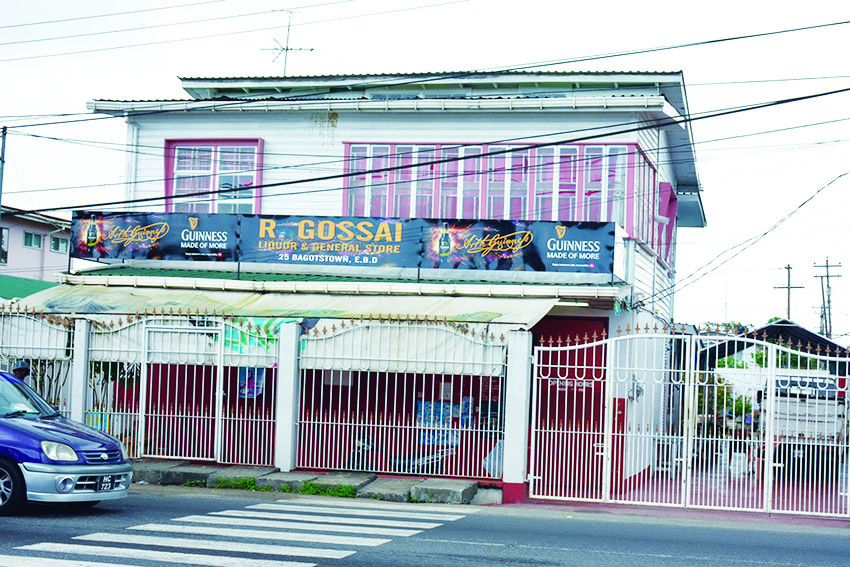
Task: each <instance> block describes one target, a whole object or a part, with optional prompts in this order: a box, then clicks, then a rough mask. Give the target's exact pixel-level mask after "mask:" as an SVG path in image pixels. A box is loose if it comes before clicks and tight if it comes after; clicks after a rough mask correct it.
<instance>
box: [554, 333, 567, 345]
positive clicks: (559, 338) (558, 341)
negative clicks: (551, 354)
mask: <svg viewBox="0 0 850 567" xmlns="http://www.w3.org/2000/svg"><path fill="white" fill-rule="evenodd" d="M567 340H570V337H569V335H567ZM555 342H556V343H557V345H558V346H561V342H562V341H561V335H558V340H557V341H555Z"/></svg>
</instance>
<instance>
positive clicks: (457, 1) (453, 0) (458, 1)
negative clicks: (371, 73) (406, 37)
mask: <svg viewBox="0 0 850 567" xmlns="http://www.w3.org/2000/svg"><path fill="white" fill-rule="evenodd" d="M338 1H346V0H338ZM468 1H469V0H449V1H447V2H440V3H437V4H425V5H421V6H413V7H410V8H397V9H394V10H383V11H380V12H371V13H368V14H357V15H354V16H344V17H339V18H330V19H327V20H316V21H313V22H303V23H301V24H298V25H301V26H305V25H311V24H321V23H327V22H338V21H342V20H352V19H357V18H367V17H370V16H383V15H386V14H394V13H398V12H409V11H412V10H422V9H425V8H435V7H438V6H446V5H449V4H461V3H464V2H468ZM336 3H337V2H329V3H328V4H336ZM317 5H325V4H317ZM311 7H313V6H301V7H296V8H290V9H292V10H301V9H306V8H311ZM279 29H280V26H272V27H264V28H255V29H250V30H241V31H231V32H219V33H214V34H208V35H198V36H193V37H183V38H176V39H163V40H160V41H148V42H144V43H133V44H128V45H113V46H111V47H97V48H93V49H81V50H78V51H65V52H63V53H45V54H42V55H27V56H24V57H8V58H6V59H0V63H9V62H12V61H29V60H33V59H46V58H48V57H63V56H66V55H81V54H84V53H98V52H102V51H113V50H117V49H129V48H132V47H148V46H151V45H165V44H170V43H181V42H184V41H194V40H197V39H210V38H220V37H224V36H234V35H244V34H246V33H255V32H261V31H272V30H279Z"/></svg>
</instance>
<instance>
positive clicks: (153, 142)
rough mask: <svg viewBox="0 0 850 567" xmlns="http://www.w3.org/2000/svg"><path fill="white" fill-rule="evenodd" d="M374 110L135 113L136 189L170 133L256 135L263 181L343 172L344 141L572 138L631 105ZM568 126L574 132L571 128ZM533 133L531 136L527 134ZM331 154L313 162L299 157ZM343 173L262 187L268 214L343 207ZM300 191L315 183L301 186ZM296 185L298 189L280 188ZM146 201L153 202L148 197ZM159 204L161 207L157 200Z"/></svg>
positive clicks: (151, 192)
mask: <svg viewBox="0 0 850 567" xmlns="http://www.w3.org/2000/svg"><path fill="white" fill-rule="evenodd" d="M601 117H602V115H601V114H598V113H597V114H593V113H580V114H576V113H552V112H545V113H537V114H536V113H531V112H526V113H488V114H486V115H481V114H477V113H451V114H449V113H432V112H428V113H425V112H422V113H377V112H368V113H367V112H360V113H358V112H341V113H338V115H336V114H335V113H332V114H329V113H327V112H262V113H260V112H255V113H249V112H245V113H239V114H229V113H227V114H226V113H220V114H185V115H177V116H175V115H173V114H170V115H168V116H167V117H158V116H151V117H140V118H139V119H138V122H139V124H140V128H139V140H138V143H139V144H140V145H141V146H142V147H143V148H146V150H145V151H144V152H142V153H141V155H139V156H138V157H137V169H136V180H137V183H136V194H135V197H154V196H160V195H162V191H163V187H164V182H163V177H164V176H165V175H166V172H165V171H164V166H163V161H164V160H163V154H162V150H157V149H156V148H162V147H164V142H165V140H166V139H174V138H262V139H263V140H264V143H265V157H264V161H263V183H264V184H270V183H278V182H284V181H294V180H299V179H305V178H312V177H319V176H324V175H333V174H339V173H342V172H343V158H344V156H343V151H344V146H343V143H344V142H364V143H381V142H387V143H393V142H396V143H398V142H410V143H414V144H415V143H458V144H462V143H486V142H491V141H501V140H507V139H515V140H516V141H517V144H527V143H533V142H539V141H553V140H564V141H570V140H572V139H574V138H577V137H583V136H586V135H587V134H586V132H587V129H589V128H593V127H599V126H602V125H613V126H616V125H619V124H624V123H628V122H629V121H631V120H633V119H634V115H633V114H630V113H612V114H606V115H604V118H605V122H604V123H603V122H601V120H600V118H601ZM573 132H577V133H576V134H573ZM532 136H537V137H536V138H531V137H532ZM594 141H599V142H605V143H634V142H635V141H637V140H636V138H635V136H634V135H633V134H630V135H620V136H616V137H609V138H602V139H598V140H594ZM315 162H329V163H325V164H317V165H314V166H301V164H303V163H315ZM342 185H343V182H342V180H341V179H340V180H328V181H323V182H313V183H300V184H298V185H291V186H286V187H282V188H278V189H272V188H270V189H266V190H264V196H265V197H264V200H263V211H262V212H264V213H267V214H323V215H339V214H342V204H343V201H342V190H341V188H342ZM305 191H314V192H311V193H304V192H305ZM295 192H300V193H301V195H299V196H297V197H294V198H293V197H286V196H281V197H279V198H276V197H274V196H273V195H284V194H285V193H295ZM146 208H147V209H149V210H150V209H152V208H153V207H151V206H150V205H147V206H146ZM157 209H158V210H163V209H164V207H163V206H162V205H159V206H158V207H157Z"/></svg>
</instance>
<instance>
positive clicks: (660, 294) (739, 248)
mask: <svg viewBox="0 0 850 567" xmlns="http://www.w3.org/2000/svg"><path fill="white" fill-rule="evenodd" d="M848 174H850V171H845V172H843V173H840V174H838V175H837V176H835V177H833V178H832V179H831V180H829V181H828V182H826V183H825V184H824V185H821V186H820V187H819V188H818V189H817V191H815V192H814V193H812V194H811V195H809V197H807V198H806V199H805V200H804V201H803V202H802V203H800V204H799V205H797V207H795V208H794V209H792V210H791V211H790V212H788V213H787V214H786V215H785V216H784V217H782V218H780V219H779V220H778V221H776V222H775V223H774V224H773V225H771V226H770V227H769V228H768V229H767V230H765V231H764V232H762V233H761V234H758V235H756V236H752V237H750V238H748V239H746V240H744V241H742V242H739V243H738V244H735V245H734V246H730V247H729V248H727V249H726V250H723V251H722V252H720V253H719V254H717V255H716V256H715V257H714V258H712V259H711V260H709V261H708V262H706V263H705V264H703V265H702V266H701V267H699V268H697V269H696V270H694V271H693V272H691V273H690V274H688V275H687V276H685V277H684V278H683V279H681V280H679V281H678V282H675V283H673V284H672V285H670V286H668V287H667V288H665V289H662V290H659V291H657V292H656V293H653V294H652V295H651V296H650V297H649V298H647V299H644V300H642V303H645V302H647V301H651V300H661V299H665V298H666V297H668V296H669V295H671V294H673V293H674V292H675V291H681V290H682V289H684V288H686V287H688V286H690V285H692V284H694V283H696V282H697V281H699V280H701V279H702V278H704V277H705V276H707V275H709V274H711V273H712V272H714V271H716V270H717V269H719V268H720V267H721V266H723V265H724V264H727V263H728V262H730V261H731V260H733V259H735V258H737V257H738V256H739V255H740V254H741V253H742V252H744V251H745V250H747V249H749V248H751V247H752V246H754V245H755V244H757V243H758V242H759V241H761V240H762V239H763V238H764V237H765V236H767V235H768V234H770V233H771V232H773V231H774V230H776V229H777V228H779V226H781V225H782V224H783V223H784V222H785V221H787V220H788V219H789V218H791V217H792V216H794V215H795V214H796V213H797V212H798V211H800V210H801V209H802V208H803V207H805V206H806V205H807V204H809V203H810V202H811V201H812V200H813V199H814V198H815V197H817V196H818V195H819V194H820V193H821V192H823V191H824V190H825V189H826V188H827V187H830V186H831V185H832V184H833V183H835V182H836V181H838V180H839V179H841V178H842V177H845V176H846V175H848ZM732 251H735V253H734V254H733V255H732V256H730V257H728V258H725V259H724V260H722V261H720V262H719V263H718V264H717V265H716V266H714V267H712V268H711V269H710V270H709V269H708V267H709V266H711V265H712V264H713V263H714V262H717V261H718V260H720V258H721V257H723V256H724V255H725V254H727V253H730V252H732ZM702 270H707V271H705V272H704V273H701V274H700V272H701V271H702ZM698 274H699V275H698ZM687 280H690V281H687ZM685 281H687V283H685Z"/></svg>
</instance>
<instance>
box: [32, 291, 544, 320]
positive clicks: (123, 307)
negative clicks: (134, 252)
mask: <svg viewBox="0 0 850 567" xmlns="http://www.w3.org/2000/svg"><path fill="white" fill-rule="evenodd" d="M557 302H558V299H557V298H549V297H546V298H537V297H535V298H522V297H469V296H445V295H425V296H416V295H403V294H399V295H389V294H387V295H384V294H378V295H353V294H321V293H274V292H265V293H259V292H247V291H228V290H224V291H214V290H209V289H206V290H193V289H162V288H142V287H130V286H90V285H60V286H57V287H54V288H51V289H47V290H44V291H42V292H39V293H36V294H34V295H32V296H30V297H28V298H26V299H25V300H24V301H22V304H23V305H24V306H25V308H27V309H30V310H31V309H35V310H36V311H37V312H43V313H61V314H70V313H79V314H111V313H114V314H122V313H128V314H135V313H142V312H152V311H154V310H156V311H157V312H159V311H162V310H163V309H165V310H166V311H167V312H168V311H171V310H173V312H174V313H177V312H178V310H180V311H182V312H183V313H186V312H192V313H197V312H200V313H210V314H212V313H213V312H216V313H221V314H228V315H236V316H240V317H299V318H324V319H359V318H361V317H363V318H369V317H383V318H388V317H392V318H397V317H401V318H402V319H404V318H407V317H409V318H411V319H412V318H419V319H422V318H424V317H426V316H427V317H428V318H429V319H433V318H435V317H436V318H438V319H441V320H442V319H446V320H448V321H464V322H470V323H472V322H476V323H505V324H513V325H518V326H519V327H521V328H524V329H528V328H531V327H532V326H533V325H534V324H535V323H537V322H538V321H539V320H540V319H542V318H543V317H544V316H545V315H546V314H547V313H548V312H549V311H550V310H551V309H552V308H553V307H554V306H555V304H556V303H557Z"/></svg>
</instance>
